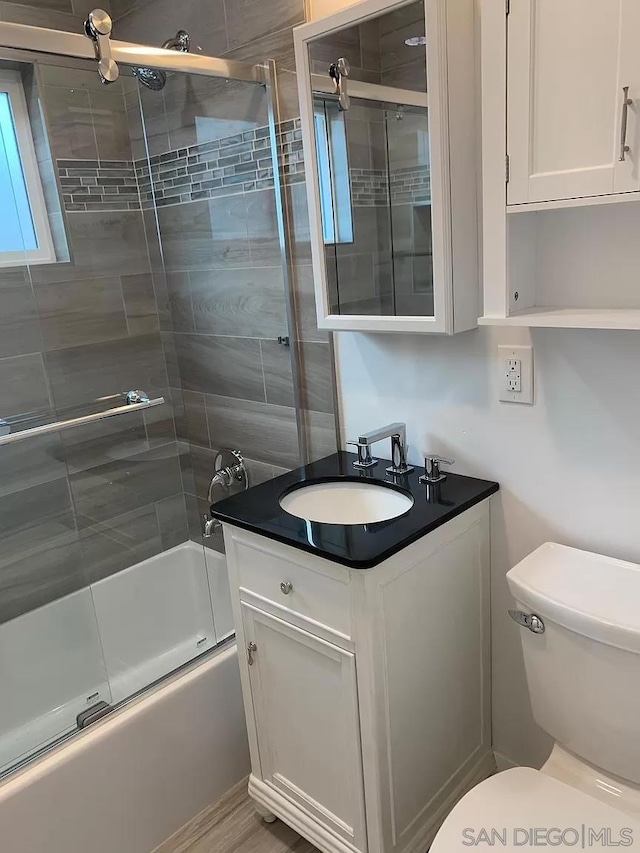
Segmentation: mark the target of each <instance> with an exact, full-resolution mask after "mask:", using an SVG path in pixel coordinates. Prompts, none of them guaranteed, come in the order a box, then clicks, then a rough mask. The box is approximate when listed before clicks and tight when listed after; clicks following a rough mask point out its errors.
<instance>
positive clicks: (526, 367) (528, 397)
mask: <svg viewBox="0 0 640 853" xmlns="http://www.w3.org/2000/svg"><path fill="white" fill-rule="evenodd" d="M512 358H515V359H518V361H519V362H520V387H521V390H520V391H510V390H509V386H508V380H507V375H508V373H509V359H512ZM498 382H499V386H498V387H499V397H498V399H499V400H502V402H503V403H527V404H529V405H532V404H533V347H530V346H518V347H510V346H499V347H498Z"/></svg>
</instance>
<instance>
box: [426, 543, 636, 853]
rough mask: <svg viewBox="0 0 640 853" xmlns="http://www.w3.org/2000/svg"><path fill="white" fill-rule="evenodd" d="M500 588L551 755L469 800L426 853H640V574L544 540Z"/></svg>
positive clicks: (488, 783) (500, 776) (493, 781)
mask: <svg viewBox="0 0 640 853" xmlns="http://www.w3.org/2000/svg"><path fill="white" fill-rule="evenodd" d="M507 581H508V584H509V589H510V590H511V593H512V594H513V596H514V598H515V600H516V610H514V611H511V615H512V616H513V618H514V619H515V620H516V621H517V622H519V624H520V626H521V640H522V648H523V654H524V662H525V669H526V675H527V683H528V685H529V693H530V699H531V707H532V710H533V715H534V718H535V720H536V722H537V723H538V724H539V725H540V726H541V727H542V728H543V729H544V730H545V731H547V732H548V733H549V734H550V735H551V736H552V737H553V738H554V741H555V745H554V748H553V751H552V753H551V756H550V757H549V759H548V761H547V762H546V763H545V765H544V766H543V768H542V769H541V770H534V769H532V768H528V767H517V768H513V769H511V770H505V771H503V772H501V773H497V774H496V775H495V776H492V777H491V778H490V779H487V780H485V781H484V782H482V783H480V784H479V785H477V786H476V787H475V788H474V789H473V790H471V791H470V792H469V793H468V794H467V795H466V796H464V797H463V798H462V799H461V800H460V802H459V803H458V804H457V806H455V808H454V809H453V810H452V812H451V813H450V814H449V816H448V817H447V819H446V820H445V822H444V823H443V825H442V826H441V828H440V830H439V831H438V834H437V835H436V837H435V839H434V841H433V844H432V845H431V851H432V853H449V851H454V850H455V851H459V850H462V849H464V848H465V847H476V848H480V849H482V848H483V847H485V848H486V847H498V848H500V849H507V850H511V849H512V850H514V851H515V850H516V849H518V850H520V851H521V850H522V848H527V847H560V848H564V847H573V848H577V849H581V850H584V849H591V848H598V847H600V848H602V847H636V848H637V849H640V566H638V565H635V564H633V563H627V562H623V561H622V560H614V559H612V558H609V557H603V556H601V555H598V554H592V553H589V552H586V551H579V550H577V549H575V548H568V547H566V546H564V545H557V544H555V543H552V542H548V543H546V544H545V545H542V546H541V547H540V548H538V549H537V550H536V551H534V552H533V553H532V554H530V555H529V556H528V557H526V558H525V559H524V560H523V561H522V562H521V563H519V564H518V565H517V566H515V567H514V568H513V569H511V571H510V572H508V574H507ZM532 616H533V617H537V618H534V619H532V618H531V617H532Z"/></svg>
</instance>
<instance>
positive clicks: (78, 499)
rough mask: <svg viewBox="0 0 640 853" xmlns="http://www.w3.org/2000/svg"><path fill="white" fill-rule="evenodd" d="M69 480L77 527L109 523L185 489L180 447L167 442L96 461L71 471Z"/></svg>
mask: <svg viewBox="0 0 640 853" xmlns="http://www.w3.org/2000/svg"><path fill="white" fill-rule="evenodd" d="M69 483H70V486H71V493H72V495H73V502H74V506H75V510H76V514H77V521H78V527H79V528H81V529H85V528H87V527H90V526H95V525H97V524H100V523H106V522H108V521H109V520H110V519H114V518H117V517H118V516H120V515H122V514H123V513H127V512H134V511H136V510H137V509H138V508H140V507H146V506H149V505H152V504H154V503H155V502H157V501H159V500H162V499H163V498H167V497H170V496H171V495H175V494H178V493H179V492H181V491H182V476H181V472H180V461H179V458H178V453H177V448H176V446H175V444H167V445H164V446H163V447H159V448H155V449H153V450H148V451H145V452H143V453H139V454H136V455H135V456H129V457H126V458H124V459H113V460H111V461H109V462H104V463H101V464H97V465H95V466H93V467H90V468H85V469H83V470H81V471H77V472H75V473H72V474H71V475H70V476H69ZM154 518H155V512H154Z"/></svg>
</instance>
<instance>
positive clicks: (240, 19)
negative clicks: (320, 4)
mask: <svg viewBox="0 0 640 853" xmlns="http://www.w3.org/2000/svg"><path fill="white" fill-rule="evenodd" d="M224 6H225V12H226V20H227V38H228V41H229V49H230V50H233V48H235V47H239V46H240V45H242V44H247V43H248V42H251V41H253V40H254V39H256V38H260V37H261V36H264V35H266V34H267V33H274V32H278V31H279V30H286V29H290V28H291V27H294V26H296V24H301V23H303V22H304V18H305V14H304V12H305V9H304V0H271V2H270V3H269V4H268V5H267V4H265V5H264V6H262V5H258V6H256V4H255V2H254V0H225V3H224Z"/></svg>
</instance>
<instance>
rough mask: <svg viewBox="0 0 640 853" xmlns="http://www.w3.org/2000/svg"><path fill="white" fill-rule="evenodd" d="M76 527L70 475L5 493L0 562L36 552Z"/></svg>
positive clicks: (0, 505) (0, 516)
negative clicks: (70, 493)
mask: <svg viewBox="0 0 640 853" xmlns="http://www.w3.org/2000/svg"><path fill="white" fill-rule="evenodd" d="M75 530H76V526H75V519H74V512H73V507H72V504H71V497H70V495H69V488H68V485H67V481H66V479H64V478H62V477H61V478H60V479H58V480H52V481H50V482H48V483H41V484H39V485H37V486H32V487H31V488H26V489H22V490H21V491H19V492H14V493H13V494H9V495H5V496H3V497H1V498H0V564H2V563H5V562H10V561H12V560H16V559H18V558H20V557H22V556H25V555H26V554H28V553H31V552H36V551H38V550H40V549H41V548H42V547H44V546H46V543H47V542H53V541H54V540H56V539H57V538H60V537H64V536H65V535H67V534H69V533H72V532H74V531H75Z"/></svg>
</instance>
